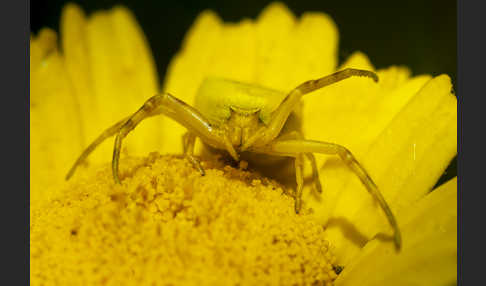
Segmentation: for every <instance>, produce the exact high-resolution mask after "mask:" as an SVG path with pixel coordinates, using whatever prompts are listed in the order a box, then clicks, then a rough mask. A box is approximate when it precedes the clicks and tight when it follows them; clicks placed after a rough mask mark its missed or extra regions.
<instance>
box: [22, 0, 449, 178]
mask: <svg viewBox="0 0 486 286" xmlns="http://www.w3.org/2000/svg"><path fill="white" fill-rule="evenodd" d="M67 2H76V3H78V4H79V5H80V6H81V7H83V9H84V10H85V11H86V12H87V13H88V14H89V13H91V12H93V11H96V10H99V9H108V8H111V7H112V6H114V5H116V4H122V5H124V6H126V7H128V8H129V9H130V10H132V12H133V13H134V14H135V17H136V18H137V20H138V22H139V24H140V25H141V27H142V29H143V31H144V33H145V35H146V36H147V39H148V41H149V44H150V47H151V49H152V52H153V56H154V59H155V62H156V65H157V70H158V74H159V76H160V79H161V81H162V79H163V78H164V76H165V71H166V68H167V65H168V63H169V61H170V59H171V57H172V56H173V55H174V54H175V53H176V52H177V50H178V49H179V48H180V44H181V42H182V39H183V37H184V35H185V32H186V31H187V29H188V28H189V27H190V25H191V24H192V22H193V21H194V18H195V17H196V16H197V15H198V14H199V13H200V12H201V11H202V10H204V9H212V10H214V11H216V12H217V13H218V15H220V17H222V18H223V19H224V20H225V21H239V20H241V19H242V18H255V17H256V16H257V15H258V14H259V12H260V11H261V10H262V9H263V8H264V7H265V6H267V5H268V4H269V3H271V2H273V1H268V0H262V1H257V0H247V1H228V0H226V1H224V0H212V1H188V0H179V1H132V0H124V1H111V0H97V1H96V0H87V1H62V0H51V1H31V2H30V27H31V32H33V33H37V32H38V31H39V29H40V28H41V27H50V28H53V29H55V30H57V31H58V27H59V19H60V14H61V9H62V6H63V5H64V4H65V3H67ZM280 2H283V3H285V4H286V5H287V6H288V7H289V8H290V9H291V10H292V11H293V12H294V13H295V14H297V15H300V14H302V13H303V12H305V11H322V12H325V13H327V14H329V15H330V16H331V17H332V18H333V19H334V21H335V22H336V24H337V26H338V28H339V32H340V42H339V60H340V62H342V61H343V60H344V59H345V58H346V57H347V56H349V55H350V54H351V53H352V52H354V51H356V50H360V51H363V52H364V53H366V54H367V55H368V56H369V57H370V59H371V61H372V63H373V64H374V65H375V67H377V68H383V67H387V66H390V65H406V66H408V67H409V68H410V69H411V70H412V72H413V74H414V75H417V74H423V73H427V74H432V75H439V74H442V73H446V74H448V75H449V76H450V77H451V78H452V82H453V84H454V86H456V78H457V76H456V69H457V9H456V7H457V3H456V1H454V0H442V1H439V0H429V1H427V0H423V1H419V0H411V1H400V2H397V3H393V2H394V1H382V0H376V1H355V0H347V1H338V0H335V1H325V0H322V1H315V0H302V1H280ZM456 174H457V161H456V159H454V160H453V162H452V163H451V165H450V166H449V168H448V169H447V170H446V172H445V174H444V176H443V177H442V178H441V180H439V182H438V184H441V183H442V182H444V181H445V180H447V179H449V178H452V177H453V176H456Z"/></svg>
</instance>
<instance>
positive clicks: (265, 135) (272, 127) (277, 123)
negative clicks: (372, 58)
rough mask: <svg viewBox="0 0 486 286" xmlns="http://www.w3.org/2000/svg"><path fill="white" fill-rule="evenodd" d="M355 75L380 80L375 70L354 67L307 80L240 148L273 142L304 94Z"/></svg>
mask: <svg viewBox="0 0 486 286" xmlns="http://www.w3.org/2000/svg"><path fill="white" fill-rule="evenodd" d="M353 76H360V77H369V78H371V79H373V80H374V81H375V82H378V76H377V75H376V74H375V73H374V72H372V71H367V70H360V69H353V68H347V69H344V70H340V71H337V72H335V73H333V74H330V75H328V76H325V77H321V78H318V79H316V80H309V81H306V82H304V83H302V84H301V85H299V86H297V87H296V88H294V89H293V90H292V91H290V92H289V94H288V95H287V96H286V97H285V99H284V100H283V101H282V103H280V105H279V107H278V108H277V109H276V110H275V111H274V112H273V114H272V118H271V119H270V122H269V123H268V125H267V126H264V127H262V128H261V129H259V130H258V131H257V132H256V133H255V134H254V135H253V136H252V137H250V138H249V139H248V140H247V141H246V142H244V144H243V145H242V146H241V148H240V150H241V151H245V150H247V149H249V148H250V147H251V146H253V145H255V146H264V145H266V144H268V143H270V142H272V140H274V139H275V138H276V137H277V136H278V135H279V134H280V131H281V130H282V128H283V126H284V125H285V122H286V121H287V119H288V117H289V115H290V113H291V112H292V111H294V109H295V107H296V106H298V103H299V101H300V100H301V98H302V96H304V95H306V94H308V93H310V92H313V91H315V90H318V89H321V88H323V87H325V86H328V85H331V84H333V83H336V82H339V81H342V80H345V79H347V78H350V77H353Z"/></svg>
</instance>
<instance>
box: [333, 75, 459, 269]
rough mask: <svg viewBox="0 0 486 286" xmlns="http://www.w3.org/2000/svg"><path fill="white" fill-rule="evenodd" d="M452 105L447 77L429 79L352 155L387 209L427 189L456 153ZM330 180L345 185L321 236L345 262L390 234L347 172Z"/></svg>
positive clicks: (408, 201) (380, 214)
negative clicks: (378, 236) (363, 148)
mask: <svg viewBox="0 0 486 286" xmlns="http://www.w3.org/2000/svg"><path fill="white" fill-rule="evenodd" d="M456 106H457V104H456V98H455V97H454V96H453V95H452V94H451V82H450V78H449V77H448V76H446V75H441V76H438V77H436V78H434V79H432V80H430V81H429V82H427V84H425V85H424V87H423V88H422V89H421V90H420V91H419V92H418V93H417V94H416V95H415V96H414V97H413V99H412V100H410V101H409V102H408V103H407V104H406V106H405V107H404V108H403V109H402V110H401V111H400V113H398V114H397V115H396V116H395V118H394V119H393V121H392V122H391V123H390V124H389V126H388V127H387V128H386V129H385V130H384V131H383V132H382V133H381V134H380V136H379V137H378V139H377V140H376V141H375V142H374V143H373V144H372V146H371V147H370V149H369V150H368V151H367V152H366V154H363V155H362V156H358V160H360V162H361V163H362V164H363V165H364V167H365V168H366V169H367V170H368V172H369V173H370V175H371V177H372V178H373V179H374V180H375V182H376V183H377V185H378V187H379V189H380V190H381V192H382V193H383V196H384V197H385V199H386V201H387V202H388V204H389V205H390V207H391V209H392V211H395V212H396V211H397V210H399V209H400V208H402V207H405V206H409V205H410V204H411V203H413V202H414V201H416V200H418V199H419V198H420V197H422V196H423V195H425V194H426V193H427V192H428V191H430V190H431V188H432V187H433V185H434V184H435V183H436V181H437V180H438V178H439V177H440V175H441V174H442V173H443V172H444V170H445V168H446V167H447V164H448V163H449V162H450V160H451V159H452V158H453V156H454V155H455V154H456V152H457V126H456V124H457V107H456ZM345 173H346V174H345ZM335 179H341V180H344V181H345V182H346V183H345V187H344V188H343V189H342V190H341V193H340V194H339V197H338V198H337V201H336V203H335V204H334V205H335V207H334V210H333V212H332V213H331V220H333V219H332V218H335V219H334V223H331V224H330V225H329V226H328V229H327V231H326V233H327V235H328V237H329V239H330V240H331V241H334V242H335V245H336V253H337V257H339V259H340V262H341V263H343V264H346V263H347V262H349V260H350V258H351V257H353V255H354V254H355V253H356V252H357V251H359V248H360V247H361V246H362V245H363V244H364V243H365V242H366V241H367V240H368V239H370V238H371V237H373V236H374V235H375V234H376V233H377V232H382V233H389V234H391V232H390V230H389V229H390V227H389V225H388V222H387V220H386V218H385V216H384V214H383V211H382V210H381V209H380V208H379V207H378V205H377V204H376V203H375V202H374V201H373V199H372V198H371V196H369V194H368V193H367V192H366V191H365V189H364V187H363V186H362V185H361V183H360V182H359V181H358V179H357V178H356V177H355V176H354V175H353V174H352V173H351V172H344V170H343V172H342V173H341V174H337V176H336V177H335V178H332V180H335ZM329 180H331V179H329ZM398 224H399V226H400V225H401V222H400V221H398ZM345 225H347V227H346V228H344V226H345ZM349 225H352V230H351V231H350V230H349ZM344 229H346V231H343V230H344ZM406 239H407V237H403V240H406ZM389 247H393V245H392V244H390V245H389Z"/></svg>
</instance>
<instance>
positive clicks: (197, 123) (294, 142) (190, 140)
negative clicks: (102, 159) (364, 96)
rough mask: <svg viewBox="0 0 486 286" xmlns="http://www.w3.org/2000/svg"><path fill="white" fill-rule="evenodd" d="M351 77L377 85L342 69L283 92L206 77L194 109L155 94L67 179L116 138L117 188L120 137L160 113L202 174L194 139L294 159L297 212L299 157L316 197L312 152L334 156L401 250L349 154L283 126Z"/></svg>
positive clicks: (236, 154) (373, 189)
mask: <svg viewBox="0 0 486 286" xmlns="http://www.w3.org/2000/svg"><path fill="white" fill-rule="evenodd" d="M351 76H365V77H370V78H372V79H373V80H374V81H375V82H377V81H378V76H377V75H376V74H375V73H373V72H371V71H367V70H359V69H345V70H342V71H338V72H335V73H333V74H331V75H328V76H325V77H322V78H319V79H316V80H309V81H306V82H304V83H303V84H301V85H299V86H297V87H296V88H294V89H293V90H292V91H290V92H289V93H288V94H285V93H282V92H279V91H275V90H271V89H267V88H263V87H259V86H255V85H250V84H245V83H240V82H235V81H231V80H226V79H220V78H207V79H206V80H205V81H204V82H203V83H202V84H201V86H200V89H199V92H198V93H197V95H196V101H195V108H194V107H191V106H189V105H188V104H186V103H185V102H183V101H181V100H179V99H177V98H176V97H174V96H172V95H170V94H169V93H164V94H160V95H155V96H153V97H151V98H150V99H148V100H147V101H146V102H145V103H144V104H143V106H142V107H141V108H140V109H139V110H138V111H137V112H135V113H134V114H133V115H131V116H129V117H128V118H125V119H123V120H121V121H119V122H118V123H116V124H115V125H113V126H111V127H110V128H108V129H107V130H105V131H104V132H103V133H102V134H101V135H100V136H99V137H98V138H97V139H96V140H95V141H94V142H93V143H91V144H90V145H89V146H88V147H87V148H86V150H85V151H84V152H83V153H82V154H81V156H80V157H79V158H78V159H77V160H76V162H75V163H74V165H73V167H72V168H71V170H70V171H69V173H68V174H67V176H66V179H69V178H70V177H71V176H72V175H73V173H74V171H75V170H76V168H77V166H79V165H80V164H81V163H82V162H83V161H84V160H85V159H86V157H87V156H88V155H89V154H90V153H91V152H92V151H93V150H94V149H95V148H96V147H97V146H98V145H99V144H101V143H102V142H103V141H104V140H105V139H107V138H109V137H111V136H113V135H115V134H116V139H115V147H114V151H113V161H112V170H113V178H114V180H115V182H116V183H118V184H119V183H120V179H119V177H118V164H119V158H120V150H121V145H122V140H123V138H125V136H127V134H128V133H129V132H130V131H131V130H132V129H134V128H135V127H136V126H137V125H138V124H139V123H140V122H141V121H142V120H144V119H146V118H149V117H152V116H155V115H159V114H164V115H167V116H169V117H170V118H172V119H174V120H175V121H177V122H178V123H180V124H182V125H183V126H184V127H186V128H187V129H188V133H186V135H185V136H184V138H183V139H184V154H185V156H186V157H187V158H188V159H189V161H191V163H192V164H193V165H194V166H195V167H196V168H197V169H198V170H199V171H200V172H201V174H202V175H204V169H203V168H202V166H201V164H200V162H199V160H198V159H197V158H196V157H195V156H194V155H193V153H194V143H195V140H196V137H199V138H200V139H201V140H202V142H204V143H205V144H206V145H208V146H210V147H212V148H215V149H219V150H226V151H227V152H228V153H229V154H230V155H231V157H232V158H233V159H234V160H236V161H239V160H240V155H245V154H248V153H255V154H266V155H271V156H284V157H293V158H295V174H296V180H297V190H296V195H295V211H296V212H297V213H299V211H300V209H301V207H302V189H303V182H304V176H303V157H304V155H305V156H307V158H308V159H309V160H310V161H311V163H312V172H313V178H314V181H315V185H316V188H317V191H318V192H319V193H321V192H322V189H321V185H320V181H319V177H318V171H317V166H316V163H315V158H314V155H313V153H321V154H330V155H339V157H340V158H341V159H342V160H343V161H344V163H346V165H347V166H348V167H349V168H350V169H351V170H352V171H353V172H354V173H355V174H356V176H358V178H359V179H360V180H361V182H362V183H363V185H364V186H365V187H366V189H367V190H368V192H369V193H370V194H371V195H372V196H373V197H374V198H375V199H376V200H377V201H378V203H379V204H380V207H381V208H382V209H383V211H384V212H385V214H386V217H387V219H388V221H389V223H390V225H391V226H392V228H393V230H394V241H395V246H396V248H397V249H400V247H401V235H400V230H399V228H398V225H397V222H396V220H395V216H394V215H393V213H392V211H391V210H390V208H389V206H388V204H387V203H386V201H385V199H384V198H383V196H382V194H381V193H380V191H379V190H378V188H377V186H376V184H375V183H374V182H373V180H372V179H371V177H370V176H369V175H368V173H367V172H366V170H365V169H364V168H363V167H362V166H361V164H360V163H359V162H358V161H357V160H356V158H355V157H354V156H353V154H352V153H351V152H350V151H349V150H348V149H346V148H345V147H344V146H341V145H338V144H334V143H328V142H320V141H313V140H306V139H304V138H303V136H302V133H301V132H300V130H295V127H293V128H294V130H292V128H289V127H288V126H285V124H286V123H287V122H288V118H289V116H290V114H291V113H292V112H293V111H294V109H295V108H296V107H297V106H298V104H299V102H300V100H301V97H302V96H303V95H305V94H307V93H310V92H312V91H314V90H317V89H320V88H322V87H325V86H327V85H330V84H333V83H336V82H338V81H341V80H343V79H346V78H349V77H351ZM284 126H285V127H286V128H284ZM289 129H290V130H289Z"/></svg>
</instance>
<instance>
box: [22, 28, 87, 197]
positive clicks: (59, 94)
mask: <svg viewBox="0 0 486 286" xmlns="http://www.w3.org/2000/svg"><path fill="white" fill-rule="evenodd" d="M56 40H57V37H56V33H55V32H54V31H52V30H48V29H43V30H41V31H40V33H39V35H38V36H37V37H35V36H34V37H33V38H32V39H31V44H30V51H31V61H30V182H31V192H30V194H31V202H32V203H36V202H37V201H38V200H39V199H40V198H41V197H43V196H44V195H45V194H46V192H47V188H48V187H49V186H53V185H55V184H58V183H60V182H63V180H64V175H65V173H66V172H67V170H68V169H69V164H70V163H72V162H73V161H74V160H75V156H76V154H77V153H78V152H80V150H81V144H80V135H81V133H80V131H81V128H80V125H79V123H78V122H79V120H80V117H79V110H78V108H79V107H78V104H77V102H76V99H75V98H74V96H73V94H72V86H71V85H70V81H69V79H68V78H67V76H66V70H65V67H64V62H63V59H62V57H61V56H60V54H59V52H58V51H57V44H56Z"/></svg>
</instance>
